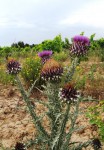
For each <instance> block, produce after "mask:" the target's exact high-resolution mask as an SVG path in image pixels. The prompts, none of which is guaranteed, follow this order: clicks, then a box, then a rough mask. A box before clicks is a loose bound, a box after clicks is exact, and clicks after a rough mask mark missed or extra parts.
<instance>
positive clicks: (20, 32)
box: [0, 0, 104, 46]
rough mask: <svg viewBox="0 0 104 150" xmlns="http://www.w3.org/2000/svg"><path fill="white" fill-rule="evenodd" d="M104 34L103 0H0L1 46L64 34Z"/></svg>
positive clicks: (37, 40) (97, 36) (68, 36)
mask: <svg viewBox="0 0 104 150" xmlns="http://www.w3.org/2000/svg"><path fill="white" fill-rule="evenodd" d="M82 31H84V32H85V35H86V36H90V35H91V34H93V33H96V38H101V37H104V0H0V46H9V45H11V44H12V43H13V42H18V41H24V43H29V44H33V43H35V44H36V43H41V42H42V41H43V40H46V39H53V38H54V37H55V36H56V35H58V34H61V35H62V38H63V39H64V38H65V37H67V38H69V39H70V38H71V37H72V36H74V35H77V34H80V33H81V32H82Z"/></svg>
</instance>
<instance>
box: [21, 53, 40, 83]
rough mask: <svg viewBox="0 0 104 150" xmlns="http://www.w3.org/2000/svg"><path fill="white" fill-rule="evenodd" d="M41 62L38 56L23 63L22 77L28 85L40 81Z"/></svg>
mask: <svg viewBox="0 0 104 150" xmlns="http://www.w3.org/2000/svg"><path fill="white" fill-rule="evenodd" d="M40 69H41V60H40V58H39V57H38V56H35V57H31V58H27V59H26V60H25V61H24V63H23V68H22V72H21V75H22V77H23V79H24V81H25V82H26V83H27V84H32V83H33V82H34V81H35V80H37V79H39V76H40Z"/></svg>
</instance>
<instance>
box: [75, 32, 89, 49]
mask: <svg viewBox="0 0 104 150" xmlns="http://www.w3.org/2000/svg"><path fill="white" fill-rule="evenodd" d="M73 42H79V43H83V44H85V45H86V46H89V44H90V40H89V38H88V37H86V36H83V35H76V36H74V37H73Z"/></svg>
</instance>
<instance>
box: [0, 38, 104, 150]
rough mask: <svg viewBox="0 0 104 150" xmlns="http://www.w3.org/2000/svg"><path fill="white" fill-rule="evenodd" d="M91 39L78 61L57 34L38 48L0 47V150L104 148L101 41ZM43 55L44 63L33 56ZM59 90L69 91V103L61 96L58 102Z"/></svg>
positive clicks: (103, 53)
mask: <svg viewBox="0 0 104 150" xmlns="http://www.w3.org/2000/svg"><path fill="white" fill-rule="evenodd" d="M93 38H94V35H91V37H90V41H91V44H90V46H89V50H88V53H87V55H84V56H81V57H80V58H78V59H76V56H73V57H72V55H71V53H70V49H71V47H72V43H70V42H69V40H68V39H67V38H66V39H65V41H62V39H61V36H60V35H58V36H56V37H55V38H54V39H53V40H46V41H43V42H42V43H41V44H38V45H27V44H24V43H23V42H18V43H14V44H12V45H11V47H4V48H0V150H13V149H15V150H21V149H20V147H18V148H16V144H17V143H25V144H26V147H27V149H28V150H35V149H36V150H44V149H47V150H48V149H49V150H64V149H65V146H66V150H69V149H70V150H71V149H72V150H85V149H86V150H93V149H96V148H95V147H96V145H97V146H98V148H99V147H100V144H99V143H98V142H101V145H102V149H104V146H103V145H104V143H103V142H104V130H103V129H104V127H103V121H104V39H99V40H96V41H95V40H93ZM43 50H52V53H53V54H52V56H51V58H48V59H49V60H48V59H47V60H45V61H46V62H42V60H41V58H42V57H40V56H39V52H42V51H43ZM77 57H78V56H77ZM17 61H18V62H19V63H20V64H21V65H20V66H19V64H18V63H17ZM48 61H49V63H47V62H48ZM10 62H13V63H16V67H17V68H16V70H15V71H17V72H18V73H19V75H18V76H17V74H18V73H17V72H16V73H14V72H13V71H14V70H13V69H11V68H10V67H8V68H9V69H8V68H7V64H9V63H10ZM21 66H22V67H21ZM19 67H20V68H22V69H21V71H20V70H18V68H19ZM61 67H62V68H64V69H63V70H64V71H63V72H62V78H61V81H60V76H61V69H62V68H61ZM48 68H50V71H49V72H48ZM53 68H54V69H53ZM55 69H57V70H56V72H55ZM6 71H8V72H9V74H8V73H7V72H6ZM11 72H13V73H14V74H13V73H11ZM57 72H58V73H57ZM54 73H56V74H55V75H56V76H55V75H54V76H53V74H54ZM43 74H44V76H42V75H43ZM48 75H49V78H48ZM41 76H42V77H44V78H45V77H46V78H45V80H42V78H41ZM51 77H52V81H51ZM57 79H59V81H58V80H57ZM54 80H55V82H54ZM19 81H20V82H19ZM21 83H22V85H23V86H21ZM69 83H70V84H69ZM64 84H65V87H64ZM33 85H34V86H33ZM66 85H67V86H66ZM73 85H74V86H75V87H74V86H73ZM68 86H69V87H68ZM30 87H31V88H30ZM61 87H62V88H66V89H67V87H68V88H69V91H72V93H70V94H69V95H68V96H69V97H68V98H69V99H70V101H69V100H66V99H67V94H66V95H64V97H63V99H64V98H65V99H64V100H62V102H61V100H60V98H59V97H60V96H59V94H58V93H59V91H60V89H62V88H61ZM24 89H25V90H24ZM66 89H65V90H66ZM76 89H77V90H78V93H80V98H79V102H76V101H75V98H78V97H77V95H78V93H77V91H76ZM26 91H27V92H26ZM60 92H61V91H60ZM64 92H65V91H64ZM64 94H65V93H64ZM70 95H72V97H71V96H70ZM61 96H63V95H61ZM65 96H66V97H65ZM73 97H74V98H73ZM57 99H58V100H59V101H57ZM63 101H64V102H63ZM67 106H70V108H67ZM60 107H61V108H60ZM73 120H74V121H73ZM34 124H35V126H34ZM53 124H54V125H53ZM42 127H43V128H44V129H45V132H44V131H43V129H42ZM38 129H39V130H38ZM44 133H45V134H44ZM46 134H47V135H48V136H49V138H50V139H51V140H48V139H47V137H46ZM69 135H70V138H68V137H69ZM68 140H69V141H68ZM89 140H90V141H89ZM94 140H95V141H94ZM46 141H48V142H46ZM50 141H51V142H50ZM66 141H68V142H69V144H67V143H68V142H66ZM96 141H97V142H96ZM61 143H63V144H61ZM83 143H84V144H83Z"/></svg>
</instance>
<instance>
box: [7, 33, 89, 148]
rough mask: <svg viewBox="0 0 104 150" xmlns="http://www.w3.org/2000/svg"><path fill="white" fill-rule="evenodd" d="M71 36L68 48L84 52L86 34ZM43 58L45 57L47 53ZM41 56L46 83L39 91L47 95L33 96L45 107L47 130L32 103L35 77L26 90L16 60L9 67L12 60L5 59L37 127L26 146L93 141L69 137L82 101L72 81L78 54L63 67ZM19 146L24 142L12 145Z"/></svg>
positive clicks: (75, 145)
mask: <svg viewBox="0 0 104 150" xmlns="http://www.w3.org/2000/svg"><path fill="white" fill-rule="evenodd" d="M73 39H74V41H73V42H74V43H73V46H72V49H71V52H72V53H73V54H77V56H79V55H81V54H83V55H84V54H85V53H86V52H87V50H86V48H87V46H88V45H89V40H88V38H85V37H82V36H78V37H76V38H73ZM44 53H45V54H47V55H48V56H50V55H51V54H52V52H51V53H50V52H44ZM44 53H40V54H39V56H40V57H43V56H46V55H44ZM45 58H46V60H47V57H45ZM42 59H43V62H45V63H43V67H42V70H41V72H40V77H41V78H42V79H43V80H45V81H46V84H45V85H44V86H43V88H44V90H43V91H41V92H42V93H43V94H44V95H45V96H46V102H44V101H42V100H36V99H34V102H35V104H37V103H40V104H42V105H43V106H45V107H46V108H47V111H46V112H45V113H44V115H43V116H47V117H48V121H49V131H47V130H46V128H45V127H44V126H43V125H42V122H43V116H37V114H36V110H35V109H34V108H33V106H32V104H31V98H30V94H31V91H32V90H33V88H34V86H35V82H36V81H34V83H33V85H32V86H31V87H30V89H29V90H28V91H27V92H26V91H25V89H24V87H23V85H22V83H21V81H20V79H19V76H18V73H19V71H18V70H20V65H19V63H18V62H17V61H15V62H14V64H17V65H12V67H11V62H8V64H7V70H8V71H9V73H11V74H12V73H13V71H14V73H13V75H14V77H15V78H16V81H17V84H18V87H19V89H20V92H21V94H22V96H23V100H24V102H25V103H26V105H27V108H28V111H29V113H30V115H31V117H32V120H33V123H34V125H35V128H36V129H37V131H38V134H37V137H35V139H34V140H31V141H29V142H27V147H29V146H31V145H34V149H35V148H36V146H37V145H38V146H39V149H40V150H46V149H47V150H81V149H82V148H83V147H87V146H88V145H89V144H92V140H89V141H86V142H84V143H83V142H80V143H78V142H76V141H75V142H72V141H71V137H72V134H73V133H74V132H75V131H78V130H80V128H79V127H78V126H77V125H76V120H77V117H78V113H79V111H80V108H79V104H80V102H81V101H83V98H82V97H81V95H80V93H79V91H78V89H77V88H76V86H75V85H74V84H73V83H72V81H71V80H72V79H73V75H74V72H75V69H76V67H77V65H78V57H76V58H75V59H74V60H73V62H72V65H71V66H70V67H69V68H67V69H66V70H64V68H63V66H62V65H60V64H59V63H58V62H57V61H55V60H53V59H52V58H49V57H48V60H47V61H45V59H44V58H42ZM18 68H19V69H18ZM15 70H17V72H15ZM62 78H64V82H63V85H62V82H61V79H62ZM72 108H73V109H72ZM68 122H70V125H69V130H68V131H67V132H66V125H67V123H68ZM22 146H23V147H24V145H22V144H19V143H18V144H17V146H15V147H20V148H19V149H18V150H21V147H22ZM15 150H16V148H15Z"/></svg>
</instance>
